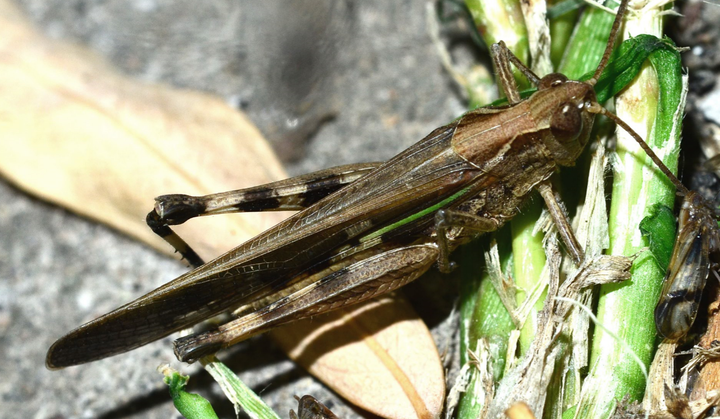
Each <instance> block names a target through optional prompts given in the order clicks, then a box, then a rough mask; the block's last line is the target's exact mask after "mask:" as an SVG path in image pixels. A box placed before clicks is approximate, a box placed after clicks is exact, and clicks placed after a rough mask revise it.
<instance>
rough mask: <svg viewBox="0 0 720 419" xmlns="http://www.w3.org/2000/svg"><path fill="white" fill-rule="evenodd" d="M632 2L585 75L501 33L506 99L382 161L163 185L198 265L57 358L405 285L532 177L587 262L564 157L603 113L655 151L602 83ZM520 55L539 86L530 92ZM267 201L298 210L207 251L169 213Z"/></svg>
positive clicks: (247, 325)
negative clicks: (193, 193) (572, 213)
mask: <svg viewBox="0 0 720 419" xmlns="http://www.w3.org/2000/svg"><path fill="white" fill-rule="evenodd" d="M626 7H627V0H623V1H622V3H621V5H620V7H619V8H618V11H617V17H616V19H615V21H614V23H613V26H612V31H611V35H610V38H609V40H608V44H607V47H606V49H605V52H604V54H603V57H602V59H601V61H600V63H599V64H598V67H597V69H596V70H595V73H594V75H593V77H592V78H590V79H589V80H588V81H586V82H581V81H574V80H568V79H567V77H565V76H564V75H562V74H557V73H555V74H550V75H547V76H545V77H542V78H540V77H538V76H537V75H535V74H534V73H533V72H532V71H531V70H530V69H529V68H527V67H526V66H525V65H523V64H522V63H521V62H520V61H519V60H518V59H517V58H516V57H515V56H514V55H513V53H512V52H511V51H510V50H509V49H508V48H507V47H506V46H505V45H504V43H502V42H501V43H499V44H496V45H494V46H493V47H492V58H493V61H494V63H495V66H496V70H497V73H498V78H499V80H500V84H501V86H502V88H503V90H504V91H505V93H506V96H507V99H508V104H507V105H505V106H495V107H492V106H491V107H485V108H480V109H476V110H474V111H471V112H468V113H466V114H465V115H463V116H462V117H460V118H459V119H457V120H456V121H454V122H452V123H450V124H448V125H446V126H443V127H440V128H438V129H436V130H434V131H433V132H431V133H430V134H429V135H428V136H427V137H425V138H424V139H422V140H421V141H420V142H418V143H417V144H415V145H413V146H411V147H410V148H408V149H407V150H405V151H403V152H401V153H400V154H399V155H397V156H395V157H394V158H392V159H390V160H389V161H387V162H385V163H382V164H378V163H370V164H360V165H350V166H342V167H339V168H335V169H329V170H324V171H320V172H316V173H312V174H309V175H305V176H300V177H296V178H291V179H288V180H285V181H281V182H275V183H271V184H268V185H263V186H258V187H255V188H249V189H244V190H239V191H233V192H227V193H223V194H216V195H209V196H204V197H190V196H185V195H166V196H161V197H159V198H157V202H156V205H155V210H154V211H152V212H151V213H150V214H149V215H148V223H149V224H150V225H151V227H152V228H153V230H154V231H155V232H157V233H158V234H160V235H161V236H163V237H164V238H166V240H167V241H168V242H170V243H171V244H172V245H173V246H174V247H175V248H176V249H178V250H179V251H180V253H181V254H182V255H183V256H184V257H186V258H187V259H188V260H189V261H190V262H191V263H193V264H194V265H196V266H197V268H196V269H194V270H192V271H190V272H188V273H186V274H184V275H182V276H180V277H179V278H177V279H175V280H173V281H171V282H170V283H168V284H166V285H164V286H162V287H160V288H158V289H156V290H154V291H151V292H150V293H148V294H146V295H145V296H143V297H140V298H139V299H137V300H135V301H133V302H131V303H129V304H126V305H124V306H122V307H120V308H118V309H116V310H115V311H112V312H110V313H108V314H106V315H104V316H101V317H100V318H98V319H96V320H93V321H91V322H89V323H87V324H85V325H83V326H80V327H79V328H77V329H75V330H74V331H72V332H70V333H69V334H67V335H66V336H64V337H62V338H61V339H60V340H58V341H57V342H56V343H55V344H53V346H52V347H51V348H50V350H49V351H48V355H47V359H46V365H47V366H48V368H51V369H55V368H62V367H66V366H70V365H76V364H81V363H85V362H90V361H94V360H98V359H101V358H105V357H108V356H112V355H115V354H119V353H122V352H126V351H129V350H131V349H134V348H137V347H139V346H142V345H145V344H147V343H149V342H151V341H154V340H157V339H159V338H162V337H164V336H167V335H169V334H171V333H173V332H176V331H178V330H181V329H185V328H187V327H190V326H192V325H194V324H196V323H199V322H201V321H203V320H206V319H208V318H210V317H213V316H215V315H218V314H220V313H223V312H225V311H228V310H235V312H234V313H235V315H236V316H237V318H236V319H235V320H233V321H230V322H229V323H226V324H223V325H221V326H219V327H218V328H217V329H216V330H212V331H209V332H203V333H196V334H192V335H189V336H186V337H183V338H180V339H178V340H176V342H175V354H176V356H177V357H178V359H180V360H183V361H192V360H195V359H198V358H200V357H203V356H206V355H209V354H212V353H214V352H217V351H218V350H220V349H222V348H226V347H228V346H230V345H233V344H234V343H237V342H239V341H241V340H244V339H247V338H248V337H250V336H253V335H256V334H259V333H262V332H265V331H267V330H268V329H271V328H273V327H276V326H278V325H281V324H284V323H288V322H291V321H293V320H297V319H301V318H305V317H309V316H313V315H317V314H320V313H323V312H326V311H329V310H333V309H336V308H339V307H343V306H346V305H349V304H354V303H357V302H360V301H364V300H367V299H369V298H372V297H375V296H377V295H379V294H382V293H385V292H388V291H391V290H394V289H396V288H398V287H401V286H403V285H405V284H407V283H408V282H410V281H413V280H415V279H416V278H418V277H419V276H420V275H421V274H422V273H424V272H425V271H427V270H428V269H429V268H430V267H431V266H432V265H434V264H436V263H437V266H438V268H439V269H440V270H441V271H444V272H447V271H450V270H452V268H453V267H454V263H453V262H451V261H450V260H449V255H450V253H451V251H452V250H454V249H455V248H456V247H458V246H459V245H461V244H463V243H465V242H467V241H469V240H471V239H473V238H475V237H476V236H478V235H479V234H482V233H486V232H490V231H494V230H496V229H497V228H499V227H500V226H502V225H503V224H504V223H505V222H507V221H508V220H510V219H511V218H512V217H513V216H515V215H516V214H517V213H518V211H519V208H520V207H521V206H522V204H523V202H524V201H525V200H526V198H527V197H528V195H529V194H530V192H531V191H533V190H537V191H538V192H539V193H540V195H541V196H542V197H543V199H544V201H545V203H546V204H547V207H548V209H549V212H550V215H551V217H552V218H553V220H554V222H555V224H556V226H557V228H558V231H559V232H560V236H561V238H562V240H563V242H564V244H565V246H566V248H567V250H568V252H569V254H570V256H571V258H572V259H573V261H574V262H575V263H576V264H579V263H580V262H581V261H582V260H583V257H584V254H583V249H582V248H581V246H580V245H579V244H578V241H577V240H576V239H575V236H574V234H573V231H572V229H571V227H570V225H569V223H568V220H567V218H566V216H565V213H564V212H563V210H562V207H561V205H560V203H559V202H558V199H557V198H556V194H555V192H554V191H553V188H552V185H551V182H550V177H551V176H552V175H553V173H554V172H555V171H556V170H557V168H558V167H559V166H569V165H573V164H574V162H575V160H576V159H577V158H578V156H579V155H580V153H581V152H582V150H583V149H584V147H585V144H586V143H587V142H588V138H589V134H590V130H591V128H592V125H593V121H594V117H595V115H597V114H602V115H607V116H609V117H610V118H612V119H613V120H615V121H616V122H617V123H618V124H619V125H620V126H621V127H623V128H624V129H625V130H627V131H628V132H630V133H631V134H632V135H633V137H634V138H635V139H636V140H637V141H638V142H639V143H640V144H641V146H643V148H644V149H645V150H646V152H648V154H650V155H651V156H655V155H654V153H652V151H651V150H650V149H649V148H648V147H647V145H645V143H644V142H643V141H642V139H641V138H640V137H639V136H638V135H637V134H636V133H634V131H632V130H631V129H630V128H629V127H628V126H627V125H626V124H625V123H623V122H622V121H620V120H618V118H617V117H616V116H614V115H613V114H611V113H609V112H608V111H606V110H605V109H604V108H603V107H602V106H601V105H600V104H599V103H598V102H597V100H596V96H595V92H594V90H593V86H594V85H595V84H596V83H597V80H598V78H599V76H600V74H601V73H602V71H603V69H604V68H605V66H606V65H607V63H608V60H609V57H610V54H611V52H612V49H613V45H614V43H615V39H616V38H617V34H618V29H619V27H620V24H621V22H622V18H623V15H624V13H625V10H626ZM511 63H512V64H513V65H515V67H517V68H518V69H519V70H520V71H521V72H522V73H523V74H524V75H525V76H526V77H527V78H528V80H530V82H532V83H533V84H534V85H536V86H537V88H538V90H537V92H535V93H533V94H532V95H531V96H530V97H529V98H527V99H522V98H521V96H520V93H519V91H518V88H517V85H516V83H515V80H514V78H513V75H512V71H511V69H510V64H511ZM654 159H656V160H657V157H654ZM663 167H664V166H662V167H661V170H662V168H663ZM665 171H667V169H665ZM668 173H669V172H668ZM263 210H299V211H300V212H298V213H297V214H295V215H293V216H291V217H290V218H288V219H287V220H285V221H283V222H282V223H280V224H278V225H276V226H275V227H273V228H271V229H269V230H268V231H266V232H264V233H262V234H260V235H258V236H257V237H255V238H253V239H251V240H249V241H248V242H246V243H244V244H242V245H240V246H239V247H237V248H235V249H233V250H231V251H230V252H228V253H226V254H224V255H222V256H220V257H218V258H217V259H215V260H213V261H210V262H208V263H202V260H201V259H200V258H199V257H197V255H196V254H194V252H193V251H192V249H190V247H189V246H187V244H185V243H184V242H183V241H182V240H181V239H180V238H179V237H178V236H176V235H175V234H174V233H173V232H172V230H171V229H170V227H169V226H170V225H173V224H179V223H182V222H184V221H186V220H188V219H190V218H193V217H196V216H201V215H212V214H221V213H228V212H243V211H263Z"/></svg>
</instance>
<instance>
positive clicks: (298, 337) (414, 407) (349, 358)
mask: <svg viewBox="0 0 720 419" xmlns="http://www.w3.org/2000/svg"><path fill="white" fill-rule="evenodd" d="M319 323H320V324H319ZM271 333H272V335H273V337H274V338H275V340H276V341H277V342H279V343H280V346H282V347H283V349H284V350H285V351H286V352H287V353H288V354H289V355H290V356H291V357H292V358H293V359H294V360H295V361H296V362H298V363H299V364H300V365H302V366H303V367H305V368H306V369H308V370H309V371H310V372H312V373H313V374H314V375H315V376H316V377H319V378H320V379H321V380H323V381H324V382H325V383H327V384H328V386H330V387H331V388H332V389H334V390H335V391H337V392H338V393H339V394H341V395H342V396H343V397H345V398H346V399H348V400H350V401H351V402H353V403H355V404H356V405H358V406H362V407H364V408H365V409H367V410H369V411H370V412H372V413H375V414H376V415H379V416H382V417H385V418H392V419H414V418H420V419H430V418H436V417H438V416H439V415H440V412H441V411H442V406H443V399H444V397H445V380H444V377H443V368H442V364H441V363H440V356H439V355H438V352H437V349H436V346H435V343H434V341H433V339H432V336H430V333H429V332H428V330H427V328H426V327H425V324H424V323H423V322H422V321H421V320H419V319H418V318H417V315H416V314H415V313H414V310H413V309H412V307H411V306H410V305H409V304H408V303H407V302H406V301H405V300H404V299H402V298H398V297H383V298H380V299H374V300H370V301H369V302H367V303H364V304H359V305H355V306H352V307H348V308H346V309H341V310H336V311H333V312H331V313H328V314H327V315H323V316H318V317H317V318H316V319H308V320H303V321H299V322H295V323H293V324H292V325H291V326H289V327H285V328H282V329H278V330H275V331H273V332H271Z"/></svg>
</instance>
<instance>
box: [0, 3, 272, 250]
mask: <svg viewBox="0 0 720 419" xmlns="http://www.w3.org/2000/svg"><path fill="white" fill-rule="evenodd" d="M5 9H7V6H5ZM2 16H5V18H4V21H3V22H2V23H1V24H0V26H1V27H2V35H1V36H0V97H1V98H2V99H1V100H0V138H2V141H0V173H1V174H2V175H3V176H4V177H6V178H7V179H9V180H10V181H11V182H13V183H14V184H16V185H17V186H19V187H20V188H22V189H24V190H26V191H28V192H30V193H31V194H34V195H37V196H39V197H41V198H43V199H46V200H48V201H50V202H53V203H56V204H58V205H61V206H64V207H66V208H69V209H70V210H72V211H74V212H77V213H79V214H81V215H84V216H87V217H90V218H93V219H96V220H98V221H101V222H103V223H106V224H108V225H110V226H112V227H114V228H116V229H118V230H120V231H122V232H124V233H126V234H128V235H130V236H132V237H135V238H137V239H139V240H142V241H144V242H146V243H149V244H151V245H152V246H153V247H155V248H157V249H160V250H162V251H165V252H168V253H169V252H171V250H172V249H171V248H169V246H168V245H167V244H165V243H164V242H163V241H162V240H161V239H160V238H158V237H155V235H154V234H153V233H152V232H151V231H150V229H148V228H147V226H146V225H145V215H146V214H147V213H148V212H149V211H150V210H151V209H152V206H153V203H154V198H155V196H158V195H162V194H167V193H185V194H190V195H198V194H208V193H211V192H218V191H224V190H232V189H237V188H239V187H243V186H250V185H257V184H262V183H267V182H269V181H273V180H278V179H281V178H283V177H285V172H284V171H283V169H282V167H281V165H280V163H279V162H278V160H277V159H276V157H275V155H274V154H273V152H272V150H271V149H270V148H269V147H268V145H267V144H266V143H265V141H264V140H263V138H262V136H261V135H260V133H259V132H258V131H257V129H256V128H255V127H254V126H253V125H252V124H251V123H250V122H249V121H248V120H247V119H246V118H245V117H244V116H243V115H242V114H241V113H239V112H237V111H235V110H234V109H232V108H230V107H229V106H227V105H226V104H225V103H224V102H222V101H221V100H219V99H218V98H215V97H213V96H210V95H207V94H203V93H198V92H193V91H187V90H178V89H172V88H170V87H166V86H161V85H152V84H146V83H141V82H138V81H135V80H132V79H129V78H126V77H123V76H121V75H119V74H117V73H116V72H115V71H114V70H113V69H112V68H111V67H110V66H109V65H108V64H106V63H105V62H103V61H102V60H100V59H98V58H97V57H96V56H94V55H92V54H90V53H88V52H87V51H85V50H83V49H81V48H79V47H75V46H72V45H70V44H66V43H59V42H52V41H49V40H47V39H45V38H43V37H41V36H40V35H38V34H36V33H35V32H34V31H33V30H32V29H31V27H30V26H29V25H28V24H27V22H26V21H25V20H24V19H23V18H22V17H21V16H20V15H19V14H17V13H11V11H9V10H3V13H2ZM211 218H212V219H211V220H210V221H208V223H211V224H206V223H205V222H206V220H208V219H207V218H206V219H204V220H200V221H198V222H195V220H193V222H191V223H188V225H187V226H183V227H185V229H184V230H185V231H183V235H184V237H186V239H187V240H188V242H191V243H193V245H194V246H195V247H196V248H197V250H198V252H199V253H200V255H201V256H205V257H208V256H216V255H217V249H220V250H228V249H230V248H232V247H234V246H236V245H237V244H239V243H241V242H242V241H244V240H247V239H248V238H250V237H252V236H254V235H256V234H258V233H259V232H261V231H263V230H265V229H266V228H268V227H270V226H272V225H273V224H275V223H276V222H278V221H279V220H280V219H281V218H282V215H280V214H272V213H270V214H248V215H247V216H243V217H211Z"/></svg>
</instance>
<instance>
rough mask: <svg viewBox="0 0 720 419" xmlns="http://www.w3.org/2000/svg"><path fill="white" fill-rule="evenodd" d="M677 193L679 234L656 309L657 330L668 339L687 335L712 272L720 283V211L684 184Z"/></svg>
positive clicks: (676, 338)
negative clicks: (680, 195)
mask: <svg viewBox="0 0 720 419" xmlns="http://www.w3.org/2000/svg"><path fill="white" fill-rule="evenodd" d="M678 192H679V193H680V194H682V195H684V199H683V203H682V206H681V208H680V215H679V216H678V235H677V239H676V241H675V246H674V247H673V252H672V257H671V259H670V266H669V267H668V272H667V274H666V276H665V282H664V284H663V289H662V293H661V294H660V300H659V301H658V304H657V306H656V307H655V326H656V328H657V331H658V333H659V334H660V335H662V336H663V337H665V338H667V339H669V340H679V339H680V338H682V337H683V336H685V335H686V334H687V332H688V331H689V330H690V327H691V326H692V325H693V323H694V322H695V317H696V316H697V312H698V308H699V306H700V300H701V299H702V292H703V288H705V282H706V281H707V278H708V276H709V275H710V271H711V270H712V272H713V274H714V275H715V277H716V278H718V279H719V280H720V275H718V272H717V269H718V260H717V257H718V255H719V254H720V253H718V252H720V228H718V219H720V212H719V211H718V210H717V209H715V208H713V207H712V206H711V205H710V203H709V202H708V201H707V200H705V199H704V198H703V197H702V196H700V195H699V194H698V193H697V192H695V191H691V190H688V189H687V188H685V187H684V186H682V184H680V185H678ZM711 257H712V259H711Z"/></svg>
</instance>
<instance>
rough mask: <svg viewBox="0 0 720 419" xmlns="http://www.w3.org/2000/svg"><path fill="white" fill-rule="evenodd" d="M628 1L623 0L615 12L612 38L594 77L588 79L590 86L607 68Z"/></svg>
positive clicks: (611, 31)
mask: <svg viewBox="0 0 720 419" xmlns="http://www.w3.org/2000/svg"><path fill="white" fill-rule="evenodd" d="M628 1H629V0H622V1H621V2H620V6H618V8H617V12H616V14H615V21H614V22H613V25H612V29H610V39H608V43H607V46H606V47H605V52H604V53H603V56H602V59H600V64H598V66H597V69H596V70H595V74H593V76H592V78H591V79H590V80H588V81H587V83H588V84H589V85H590V86H595V83H597V81H598V79H599V78H600V74H602V72H603V70H605V66H606V65H607V63H608V61H609V60H610V54H612V51H613V47H614V46H615V41H616V40H617V37H618V33H620V25H621V24H622V20H623V17H624V16H625V11H626V10H627V5H628Z"/></svg>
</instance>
